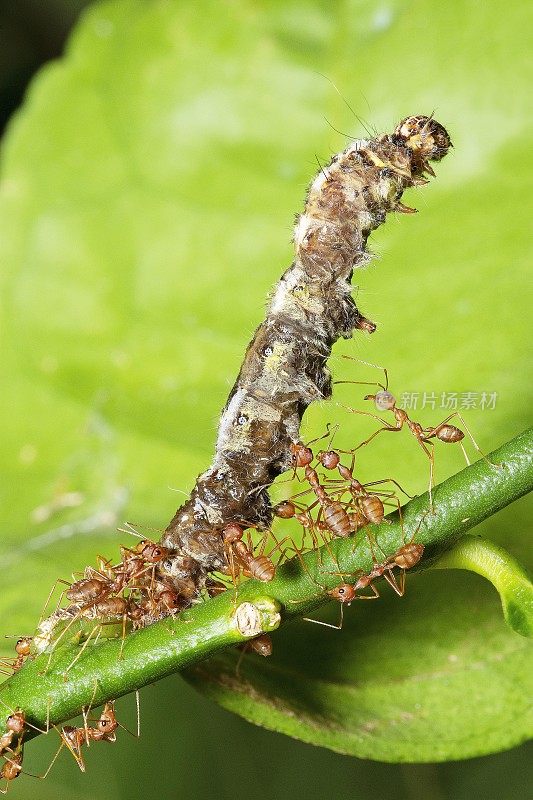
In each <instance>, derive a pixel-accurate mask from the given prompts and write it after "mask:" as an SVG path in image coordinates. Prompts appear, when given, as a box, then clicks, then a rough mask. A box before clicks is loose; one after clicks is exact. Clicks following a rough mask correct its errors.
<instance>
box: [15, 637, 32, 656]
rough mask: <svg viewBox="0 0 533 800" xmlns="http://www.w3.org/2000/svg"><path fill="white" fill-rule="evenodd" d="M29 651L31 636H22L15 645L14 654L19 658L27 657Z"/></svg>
mask: <svg viewBox="0 0 533 800" xmlns="http://www.w3.org/2000/svg"><path fill="white" fill-rule="evenodd" d="M30 650H31V636H22V637H21V638H20V639H19V640H18V641H17V643H16V645H15V652H16V653H18V654H19V656H29V654H30Z"/></svg>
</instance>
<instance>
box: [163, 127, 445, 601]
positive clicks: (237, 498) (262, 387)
mask: <svg viewBox="0 0 533 800" xmlns="http://www.w3.org/2000/svg"><path fill="white" fill-rule="evenodd" d="M451 146H452V144H451V141H450V137H449V135H448V133H447V131H446V130H445V128H444V127H443V126H442V125H440V124H439V123H438V122H436V121H435V120H434V119H433V118H432V117H427V116H410V117H407V118H405V119H403V120H402V121H401V122H400V123H399V124H398V126H397V127H396V129H395V131H394V132H393V133H392V134H383V135H380V136H377V137H376V138H374V139H361V140H357V141H354V142H352V143H351V144H350V145H349V146H348V147H347V148H346V149H345V150H343V151H342V152H340V153H338V154H337V155H334V156H333V157H332V159H331V161H330V163H329V164H328V165H327V166H325V167H323V168H321V169H320V171H319V172H318V174H317V175H316V177H315V178H314V180H313V181H312V183H311V185H310V187H309V190H308V193H307V198H306V202H305V208H304V211H303V213H302V214H300V215H299V217H297V220H296V225H295V228H294V246H295V259H294V261H293V263H292V265H291V266H290V267H289V268H288V269H287V271H286V272H285V273H284V274H283V275H282V277H281V279H280V281H279V282H278V283H277V285H276V286H275V287H274V290H273V293H272V297H271V300H270V304H269V307H268V310H267V314H266V318H265V320H264V321H263V322H262V323H261V325H260V326H259V327H258V328H257V330H256V332H255V334H254V337H253V339H252V341H251V342H250V344H249V345H248V348H247V350H246V354H245V357H244V360H243V363H242V366H241V370H240V373H239V375H238V377H237V380H236V381H235V385H234V386H233V388H232V390H231V392H230V395H229V397H228V400H227V403H226V405H225V407H224V409H223V411H222V415H221V419H220V424H219V429H218V436H217V441H216V448H215V455H214V459H213V462H212V464H211V466H210V467H209V468H208V469H207V470H206V471H205V472H204V473H202V474H201V475H200V476H199V477H198V479H197V481H196V484H195V486H194V489H193V491H192V493H191V495H190V498H189V499H188V500H187V501H186V502H185V503H184V504H183V505H182V506H181V507H180V508H178V510H177V511H176V513H175V515H174V517H173V519H172V520H171V522H170V523H169V525H168V527H167V528H166V530H165V532H164V534H163V536H162V539H161V543H162V544H163V546H164V547H166V548H168V549H169V550H170V551H171V555H170V557H169V558H167V559H166V560H165V561H164V562H163V563H162V565H161V567H160V570H161V571H162V572H163V573H164V574H166V575H167V576H171V577H172V578H173V579H174V580H175V581H176V582H179V581H180V580H183V579H184V578H188V579H192V580H193V581H194V582H195V585H196V587H197V588H198V590H200V589H201V588H202V587H203V586H204V585H205V582H206V580H207V576H208V573H209V572H211V571H213V570H217V569H222V568H224V566H225V562H226V557H225V547H224V540H223V536H222V531H223V530H224V527H225V526H226V525H228V524H231V523H237V524H241V525H242V526H243V527H254V528H257V529H258V530H265V529H267V528H268V527H269V526H270V524H271V521H272V516H273V512H272V507H271V503H270V499H269V495H268V488H269V486H270V485H271V484H272V482H273V481H274V479H275V478H276V476H277V475H279V474H281V473H282V472H284V471H286V470H287V469H288V468H289V467H290V466H291V449H290V446H291V444H293V443H295V442H298V441H299V431H300V423H301V420H302V417H303V414H304V412H305V410H306V409H307V407H308V406H309V405H310V403H312V402H314V401H315V400H324V399H327V398H329V397H330V396H331V391H332V390H331V375H330V372H329V370H328V367H327V359H328V357H329V355H330V353H331V348H332V346H333V344H334V343H335V342H336V341H337V340H338V339H339V338H341V337H342V338H345V339H349V338H351V337H352V335H353V332H354V331H355V330H365V331H367V332H369V333H372V332H373V331H374V330H375V328H376V326H375V324H374V323H373V322H371V321H370V320H368V319H366V318H365V317H364V316H362V314H361V313H360V311H359V309H358V308H357V306H356V304H355V301H354V299H353V297H352V295H351V292H352V286H351V280H352V276H353V272H354V270H356V269H358V268H359V267H361V266H363V265H365V264H367V263H368V261H369V260H370V258H371V256H370V254H369V252H368V250H367V240H368V237H369V235H370V233H371V232H372V231H373V230H375V229H376V228H378V227H379V226H380V225H381V224H383V222H385V218H386V215H387V213H389V212H400V213H408V214H410V213H414V212H415V211H416V209H413V208H409V207H407V206H405V205H403V204H402V203H401V197H402V194H403V192H404V191H405V189H407V188H409V187H412V186H422V185H424V184H426V183H428V182H429V181H428V179H427V177H426V175H430V176H434V175H435V173H434V171H433V169H432V167H431V165H430V163H429V162H430V161H440V160H441V159H442V158H443V157H444V156H445V155H446V154H447V152H448V150H449V148H450V147H451Z"/></svg>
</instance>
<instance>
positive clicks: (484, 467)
mask: <svg viewBox="0 0 533 800" xmlns="http://www.w3.org/2000/svg"><path fill="white" fill-rule="evenodd" d="M532 453H533V429H530V430H528V431H525V432H524V433H522V434H520V435H519V436H517V437H516V438H515V439H513V440H512V441H510V442H508V443H507V444H505V445H503V446H502V447H500V448H499V449H498V450H496V451H495V452H494V453H492V454H491V455H490V457H489V458H490V461H486V460H484V459H481V460H480V461H478V462H476V463H475V464H473V465H472V466H469V467H467V468H466V469H464V470H463V471H462V472H460V473H458V474H457V475H454V476H453V477H452V478H449V479H448V480H447V481H445V482H444V483H442V484H440V485H439V486H437V487H436V488H435V490H434V492H433V500H434V508H433V511H432V510H431V509H430V507H429V498H428V495H427V493H426V494H425V495H422V496H420V497H417V498H415V499H414V500H412V501H411V502H409V503H408V504H407V505H406V506H405V507H404V508H403V509H402V516H403V526H402V525H401V524H400V521H399V518H398V514H393V515H391V516H390V517H389V518H388V520H389V522H390V524H381V525H378V526H371V528H370V531H371V532H372V534H373V536H374V537H375V538H376V539H377V540H378V541H379V545H380V547H381V549H382V550H383V551H384V552H385V553H394V552H395V551H396V550H397V549H398V548H399V547H400V546H401V545H402V544H403V542H404V541H406V540H409V539H410V538H412V537H413V536H414V535H415V534H416V540H417V541H418V542H421V543H422V544H424V545H425V553H424V559H423V560H422V562H421V564H420V567H421V568H424V567H427V566H429V565H430V564H432V563H433V562H434V561H435V560H436V559H437V558H438V557H440V556H442V554H443V553H444V552H445V550H447V549H449V548H450V547H451V546H452V545H453V544H454V543H455V542H456V541H457V539H458V538H459V537H461V536H463V534H464V533H466V532H467V531H468V530H469V529H470V528H473V527H474V526H475V525H477V524H478V523H479V522H481V521H482V520H484V519H486V518H487V517H490V516H491V515H492V514H495V513H496V512H497V511H499V510H500V509H502V508H504V507H505V506H507V505H508V504H509V503H512V502H513V501H514V500H516V499H518V498H519V497H521V496H523V495H525V494H526V493H527V492H529V491H531V489H532V488H533V463H532V462H533V459H532V458H531V456H532ZM491 462H492V463H491ZM495 465H497V466H495ZM367 532H368V529H365V530H363V531H361V532H360V533H359V534H358V535H357V537H356V538H354V537H348V538H347V539H337V540H335V541H334V542H332V543H331V544H330V545H328V546H325V547H322V548H320V550H315V551H311V552H309V553H306V554H305V555H304V556H303V557H302V558H301V559H300V558H293V559H291V560H290V561H288V562H286V563H285V564H283V565H282V566H280V567H279V568H278V569H277V573H276V577H275V578H274V580H272V581H271V582H270V583H268V584H265V583H260V582H258V581H252V580H250V581H246V582H245V583H243V584H242V585H241V586H240V587H239V589H238V591H236V592H233V591H227V592H225V593H223V594H222V595H219V596H218V597H215V598H212V599H210V600H207V601H206V602H205V603H201V604H198V605H195V606H193V607H192V608H190V609H189V610H187V611H185V612H182V613H181V614H180V615H179V616H178V617H176V618H175V619H172V618H170V617H169V618H166V619H165V620H162V621H161V622H157V623H155V624H153V625H151V626H149V627H147V628H144V629H143V630H140V631H136V632H135V633H131V634H129V635H128V636H126V638H125V640H124V641H123V642H122V641H121V639H113V640H106V641H102V640H100V641H98V642H97V643H94V642H92V641H89V643H88V644H87V643H86V646H85V649H84V651H83V653H82V654H81V656H80V657H79V658H78V659H77V660H76V663H75V664H74V665H73V666H72V667H71V668H70V669H69V666H70V664H71V663H72V661H73V659H75V658H76V656H77V655H79V653H80V644H79V643H77V642H76V641H72V640H71V641H68V642H66V643H65V644H63V643H61V644H60V645H58V646H57V647H56V648H55V649H54V650H53V651H52V652H51V653H49V652H44V653H42V654H41V655H39V656H37V657H36V658H35V659H34V660H30V661H28V662H27V663H26V664H25V665H24V666H23V667H22V669H20V670H19V671H18V672H16V673H15V674H14V675H13V676H12V677H11V678H9V679H8V680H7V681H5V683H4V684H3V685H2V686H1V687H0V701H1V702H2V703H3V704H4V705H5V706H6V707H7V708H10V709H14V708H22V709H23V710H24V712H25V713H26V718H27V719H28V721H29V722H31V723H33V724H34V725H36V726H38V727H40V728H43V727H44V726H45V725H46V721H47V718H48V719H49V720H50V722H51V723H54V724H61V723H62V722H64V721H66V720H68V719H70V718H71V717H73V716H75V715H76V714H78V713H80V711H81V710H82V708H84V707H87V706H88V705H89V704H92V705H93V706H98V705H100V704H102V703H103V702H105V701H107V700H110V699H114V698H116V697H120V696H121V695H124V694H128V693H129V692H133V691H135V690H136V689H138V688H140V687H142V686H144V685H146V684H148V683H152V682H154V681H156V680H159V679H160V678H163V677H164V676H166V675H169V674H170V673H172V672H176V671H178V670H181V669H183V668H184V667H186V666H189V665H190V664H193V663H195V662H197V661H200V660H201V659H204V658H207V657H208V656H210V655H212V654H213V653H215V652H216V651H217V650H220V649H222V648H224V647H228V646H231V645H235V644H238V643H239V642H243V641H246V640H247V639H248V638H250V636H253V635H257V634H258V633H260V632H262V631H269V630H273V629H274V628H276V627H277V626H278V625H279V621H280V617H279V615H278V613H277V611H278V609H281V618H282V619H288V618H290V617H294V616H296V615H299V614H302V613H306V612H308V611H310V610H311V609H313V608H315V607H316V606H318V605H320V604H321V603H324V602H325V601H326V600H327V596H326V594H325V592H326V590H327V589H328V588H332V587H333V586H335V585H336V584H338V583H339V582H340V580H341V578H340V577H339V573H342V574H343V576H344V579H346V580H348V582H349V581H350V576H352V582H355V580H356V578H355V577H354V575H355V573H356V572H357V571H361V570H363V571H364V572H368V571H369V570H370V569H371V567H372V563H373V561H372V553H371V551H370V549H369V546H368V542H367V536H366V533H367ZM356 545H357V546H356ZM243 603H250V604H251V605H252V607H255V609H256V611H255V612H254V608H250V607H246V608H245V609H244V610H247V611H248V612H251V617H252V618H253V616H254V613H255V617H256V619H255V627H254V626H252V627H251V628H249V629H247V630H245V631H244V632H243V630H242V625H241V630H239V627H238V626H237V624H236V610H237V612H238V613H241V612H242V611H243V609H242V608H240V607H241V606H242V604H243ZM239 609H240V611H239ZM248 616H250V614H249V615H248ZM241 617H246V615H243V614H242V613H241ZM252 621H253V620H252ZM66 638H67V637H65V639H66ZM81 646H83V645H81ZM33 735H36V732H35V731H33V730H31V731H29V732H28V735H27V737H26V738H31V736H33Z"/></svg>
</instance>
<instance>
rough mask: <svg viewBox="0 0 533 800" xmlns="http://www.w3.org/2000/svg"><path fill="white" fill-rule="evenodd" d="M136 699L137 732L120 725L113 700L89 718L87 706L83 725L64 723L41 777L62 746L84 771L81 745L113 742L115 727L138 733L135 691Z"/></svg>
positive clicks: (52, 762)
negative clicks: (57, 745)
mask: <svg viewBox="0 0 533 800" xmlns="http://www.w3.org/2000/svg"><path fill="white" fill-rule="evenodd" d="M135 694H136V700H137V733H136V734H134V733H132V731H130V730H128V728H126V727H125V726H124V725H122V724H121V723H120V722H119V721H118V720H117V717H116V714H115V701H114V700H112V701H109V702H107V703H106V704H105V705H104V707H103V709H102V711H101V713H100V716H99V717H97V718H95V719H91V718H90V717H89V716H88V714H89V711H90V708H91V706H89V710H88V711H87V712H85V711H84V712H83V726H82V727H79V726H75V725H64V726H63V727H62V728H61V731H60V732H59V735H60V737H61V744H60V745H59V748H58V750H57V752H56V754H55V756H54V757H53V759H52V761H51V762H50V765H49V767H48V769H47V770H46V772H45V773H44V775H42V776H41V777H42V778H46V776H47V775H48V773H49V772H50V770H51V769H52V767H53V765H54V764H55V762H56V759H57V757H58V756H59V754H60V752H61V750H62V749H63V747H65V746H66V747H67V748H68V749H69V751H70V752H71V753H72V755H73V757H74V759H75V761H76V763H77V765H78V767H79V768H80V770H81V771H82V772H85V761H84V759H83V754H82V751H81V749H82V747H83V745H84V744H85V745H87V747H88V746H89V745H90V743H91V742H115V741H116V738H117V735H116V731H117V728H122V729H123V730H125V731H127V733H130V734H131V735H132V736H137V738H138V737H139V735H140V729H139V693H138V692H136V693H135ZM89 722H95V723H96V724H95V725H94V726H91V725H89Z"/></svg>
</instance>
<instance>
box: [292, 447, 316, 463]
mask: <svg viewBox="0 0 533 800" xmlns="http://www.w3.org/2000/svg"><path fill="white" fill-rule="evenodd" d="M291 454H292V463H293V464H294V466H295V467H307V466H308V465H309V464H310V463H311V461H312V460H313V451H312V450H311V448H310V447H306V446H305V445H304V444H302V443H301V442H292V443H291Z"/></svg>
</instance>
